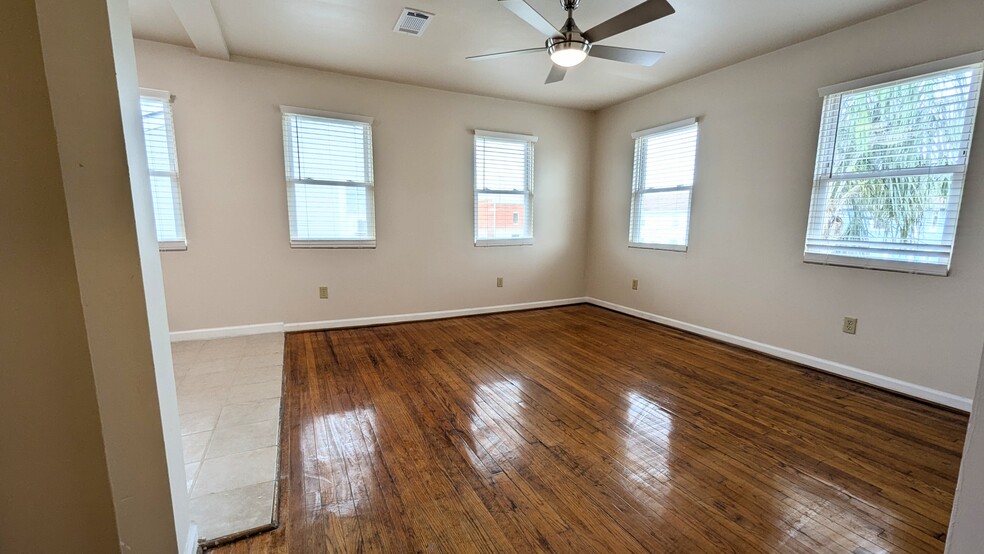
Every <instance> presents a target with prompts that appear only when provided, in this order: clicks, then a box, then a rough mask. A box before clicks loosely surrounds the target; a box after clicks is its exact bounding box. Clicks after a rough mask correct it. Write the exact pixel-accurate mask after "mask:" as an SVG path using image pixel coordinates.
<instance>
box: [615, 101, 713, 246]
mask: <svg viewBox="0 0 984 554" xmlns="http://www.w3.org/2000/svg"><path fill="white" fill-rule="evenodd" d="M690 126H694V127H696V132H697V144H696V145H695V147H694V180H693V182H692V183H690V184H689V185H680V186H677V187H673V188H662V189H647V188H645V182H646V171H647V169H648V167H647V165H648V164H647V160H646V156H645V152H643V145H644V144H645V143H646V139H649V138H651V137H654V136H658V135H661V134H664V133H669V132H672V131H677V130H679V129H682V128H684V127H690ZM632 139H633V141H634V142H635V144H634V156H633V161H632V199H631V201H630V203H629V248H644V249H648V250H668V251H671V252H686V251H687V249H688V248H689V246H690V221H691V218H692V216H693V204H694V202H693V200H694V184H696V182H697V151H698V149H699V148H700V123H699V122H698V121H697V118H696V117H690V118H687V119H682V120H680V121H674V122H673V123H667V124H665V125H659V126H657V127H651V128H649V129H643V130H642V131H636V132H635V133H632ZM680 191H689V192H690V199H689V201H688V203H687V204H688V205H687V234H686V235H685V236H684V240H683V244H660V243H652V242H641V241H638V240H636V237H635V236H633V232H634V231H635V230H637V229H638V226H637V222H638V221H639V217H641V213H640V212H641V210H642V206H643V197H644V196H645V195H647V194H660V193H664V192H680Z"/></svg>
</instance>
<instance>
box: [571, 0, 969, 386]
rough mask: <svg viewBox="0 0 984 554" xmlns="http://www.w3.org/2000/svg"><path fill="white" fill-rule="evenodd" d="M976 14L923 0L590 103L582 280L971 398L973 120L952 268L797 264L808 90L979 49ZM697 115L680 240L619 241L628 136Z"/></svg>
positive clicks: (806, 180) (808, 143) (661, 309)
mask: <svg viewBox="0 0 984 554" xmlns="http://www.w3.org/2000/svg"><path fill="white" fill-rule="evenodd" d="M982 24H984V2H981V1H980V0H930V1H928V2H925V3H922V4H919V5H916V6H914V7H912V8H909V9H906V10H903V11H900V12H896V13H894V14H890V15H887V16H884V17H880V18H877V19H874V20H871V21H868V22H865V23H862V24H859V25H856V26H854V27H850V28H846V29H843V30H840V31H837V32H834V33H831V34H828V35H826V36H822V37H819V38H817V39H814V40H810V41H807V42H804V43H800V44H798V45H794V46H791V47H789V48H786V49H783V50H779V51H777V52H774V53H771V54H768V55H765V56H761V57H759V58H755V59H752V60H749V61H746V62H743V63H740V64H737V65H734V66H731V67H728V68H725V69H722V70H719V71H715V72H713V73H710V74H707V75H704V76H702V77H699V78H696V79H693V80H691V81H687V82H685V83H682V84H679V85H676V86H673V87H670V88H667V89H664V90H661V91H658V92H655V93H652V94H649V95H647V96H645V97H642V98H639V99H636V100H634V101H631V102H627V103H624V104H621V105H618V106H615V107H612V108H609V109H606V110H604V111H602V112H600V114H599V116H598V121H597V134H596V141H595V145H596V150H595V154H594V158H593V159H594V164H593V185H592V195H591V202H590V203H591V206H592V210H591V213H590V216H589V219H590V222H589V227H590V233H591V234H590V246H589V256H588V270H587V275H588V277H587V294H588V295H589V296H592V297H596V298H600V299H603V300H606V301H610V302H614V303H617V304H621V305H624V306H629V307H632V308H636V309H640V310H643V311H646V312H650V313H654V314H658V315H661V316H665V317H669V318H673V319H676V320H680V321H684V322H687V323H691V324H695V325H700V326H703V327H707V328H711V329H714V330H717V331H722V332H725V333H730V334H733V335H738V336H740V337H744V338H747V339H752V340H755V341H759V342H762V343H766V344H770V345H774V346H778V347H781V348H786V349H790V350H794V351H797V352H801V353H805V354H808V355H812V356H817V357H820V358H824V359H828V360H832V361H835V362H840V363H842V364H847V365H849V366H854V367H856V368H860V369H863V370H867V371H871V372H875V373H878V374H881V375H884V376H888V377H892V378H896V379H901V380H903V381H907V382H910V383H915V384H917V385H923V386H926V387H930V388H933V389H938V390H942V391H944V392H948V393H952V394H956V395H959V396H962V397H972V396H973V391H974V383H975V379H976V375H977V371H978V365H979V362H980V356H981V337H982V336H984V314H982V312H981V302H982V300H984V190H982V186H984V141H982V139H981V135H982V129H984V127H982V126H981V125H978V128H977V140H976V141H975V142H976V146H975V150H974V153H973V157H972V160H971V169H970V173H969V176H968V182H967V192H966V194H965V197H964V205H963V210H962V214H961V221H960V228H959V232H958V235H957V243H956V253H955V256H954V261H953V266H952V274H951V275H950V276H949V277H946V278H940V277H924V276H915V275H903V274H896V273H886V272H877V271H864V270H859V269H846V268H837V267H822V266H817V265H807V264H804V263H803V261H802V259H803V258H802V252H803V241H804V236H805V231H806V222H807V211H808V207H809V203H810V190H811V180H812V171H813V162H814V159H815V155H816V146H817V135H818V129H819V118H820V108H821V100H820V98H819V97H818V95H817V89H818V88H819V87H821V86H825V85H831V84H836V83H840V82H844V81H848V80H852V79H856V78H860V77H865V76H868V75H873V74H877V73H881V72H885V71H888V70H892V69H897V68H901V67H907V66H911V65H915V64H919V63H923V62H929V61H933V60H937V59H941V58H946V57H950V56H954V55H958V54H964V53H967V52H971V51H976V50H981V49H984V34H982V33H981V28H982ZM693 116H697V117H699V118H700V121H701V128H700V144H699V152H698V159H697V181H696V187H695V192H694V198H693V216H692V224H691V234H690V250H689V252H687V253H685V254H682V253H674V252H658V251H650V250H637V249H629V248H627V238H628V227H629V221H628V217H629V189H630V180H631V171H632V139H631V138H630V136H629V135H630V133H632V132H633V131H636V130H640V129H645V128H649V127H653V126H655V125H660V124H663V123H669V122H673V121H677V120H680V119H684V118H687V117H693ZM633 278H638V279H639V280H640V287H639V290H638V291H632V290H630V281H631V279H633ZM844 316H854V317H857V318H859V324H858V334H857V335H856V336H850V335H846V334H843V333H841V330H840V325H841V319H842V318H843V317H844Z"/></svg>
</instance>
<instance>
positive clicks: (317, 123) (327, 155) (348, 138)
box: [289, 115, 371, 183]
mask: <svg viewBox="0 0 984 554" xmlns="http://www.w3.org/2000/svg"><path fill="white" fill-rule="evenodd" d="M289 119H290V124H289V132H290V133H291V136H290V137H289V140H290V143H291V147H292V152H291V154H292V158H293V164H291V166H290V170H291V171H292V173H291V175H290V177H291V178H292V179H314V180H318V181H335V182H341V183H344V182H351V183H368V182H369V181H370V180H371V176H370V175H369V168H368V165H367V164H366V156H365V153H366V142H367V136H366V135H367V133H366V129H367V127H368V126H367V125H365V124H362V123H358V122H343V121H339V120H334V119H326V118H319V117H308V116H298V115H292V116H290V117H289Z"/></svg>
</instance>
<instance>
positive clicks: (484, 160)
mask: <svg viewBox="0 0 984 554" xmlns="http://www.w3.org/2000/svg"><path fill="white" fill-rule="evenodd" d="M534 140H535V137H530V140H523V139H522V138H516V139H514V138H500V137H490V136H484V135H478V134H476V136H475V207H474V209H475V241H476V242H478V241H487V240H520V239H530V238H532V236H533V228H532V224H531V214H532V209H531V204H532V196H533V195H532V190H533V141H534ZM486 190H489V191H503V193H495V192H482V191H486ZM505 191H510V192H511V193H512V194H505V193H504V192H505Z"/></svg>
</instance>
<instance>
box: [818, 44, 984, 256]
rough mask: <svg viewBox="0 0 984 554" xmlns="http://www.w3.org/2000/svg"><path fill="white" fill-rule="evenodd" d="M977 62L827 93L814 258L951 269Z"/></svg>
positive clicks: (977, 90)
mask: <svg viewBox="0 0 984 554" xmlns="http://www.w3.org/2000/svg"><path fill="white" fill-rule="evenodd" d="M977 60H978V63H972V64H970V65H962V66H960V67H956V68H953V66H950V68H948V69H943V70H936V71H933V72H930V73H925V72H922V74H919V75H915V76H908V77H905V78H901V79H898V78H895V79H894V80H892V81H890V82H884V81H883V82H881V83H879V84H867V86H863V87H861V88H854V89H851V90H839V91H836V92H831V89H825V90H823V91H822V93H823V92H827V94H826V95H825V96H824V101H823V113H822V115H821V121H820V139H819V146H818V148H817V161H816V170H815V174H814V184H813V195H812V199H811V202H810V217H809V225H808V228H807V235H806V248H805V254H804V259H805V260H806V261H807V262H811V263H821V264H831V265H843V266H851V267H862V268H872V269H884V270H893V271H904V272H911V273H924V274H930V275H946V274H947V273H948V272H949V267H950V259H951V256H952V253H953V242H954V236H955V235H956V231H957V215H958V213H959V211H960V199H961V196H962V194H963V188H964V176H965V174H966V171H967V163H968V159H969V158H968V156H969V153H970V143H971V137H972V134H973V129H974V119H975V114H976V112H977V104H978V100H979V97H980V89H981V69H982V64H981V63H979V62H980V56H978V57H977ZM963 61H966V59H964V60H963ZM893 76H894V77H897V76H898V74H894V75H893ZM864 82H870V80H865V81H864ZM849 85H850V84H849Z"/></svg>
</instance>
